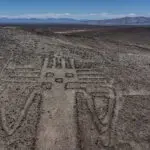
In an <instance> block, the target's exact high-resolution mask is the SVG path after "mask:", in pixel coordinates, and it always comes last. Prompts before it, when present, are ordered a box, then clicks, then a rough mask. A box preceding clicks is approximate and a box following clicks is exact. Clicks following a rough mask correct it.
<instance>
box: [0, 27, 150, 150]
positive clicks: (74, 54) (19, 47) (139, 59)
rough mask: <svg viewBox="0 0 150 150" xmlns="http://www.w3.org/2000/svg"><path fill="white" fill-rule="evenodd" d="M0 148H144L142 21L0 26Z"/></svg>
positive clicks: (148, 81) (149, 70)
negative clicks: (138, 24)
mask: <svg viewBox="0 0 150 150" xmlns="http://www.w3.org/2000/svg"><path fill="white" fill-rule="evenodd" d="M0 150H150V27H134V26H126V27H125V26H122V27H115V26H114V27H110V26H107V27H103V26H88V25H45V26H44V25H39V26H38V25H20V26H19V25H16V26H15V25H13V26H6V25H5V26H4V25H3V26H1V27H0Z"/></svg>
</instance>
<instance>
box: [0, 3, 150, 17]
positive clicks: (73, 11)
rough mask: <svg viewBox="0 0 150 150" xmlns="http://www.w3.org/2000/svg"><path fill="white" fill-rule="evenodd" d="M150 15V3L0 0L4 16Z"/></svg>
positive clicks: (1, 11) (2, 15) (0, 10)
mask: <svg viewBox="0 0 150 150" xmlns="http://www.w3.org/2000/svg"><path fill="white" fill-rule="evenodd" d="M125 16H130V17H133V16H150V0H0V17H8V18H33V17H34V18H43V19H45V18H51V17H53V18H74V19H109V18H120V17H125Z"/></svg>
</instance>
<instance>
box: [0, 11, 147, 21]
mask: <svg viewBox="0 0 150 150" xmlns="http://www.w3.org/2000/svg"><path fill="white" fill-rule="evenodd" d="M147 15H148V14H147ZM136 16H137V14H135V13H128V14H113V13H106V12H102V13H86V14H71V13H43V14H22V15H3V16H2V15H0V17H5V18H10V19H19V18H37V19H47V18H73V19H111V18H121V17H136Z"/></svg>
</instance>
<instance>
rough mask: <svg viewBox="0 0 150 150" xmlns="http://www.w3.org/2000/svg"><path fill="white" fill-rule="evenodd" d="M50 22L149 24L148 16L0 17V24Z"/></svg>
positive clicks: (149, 18)
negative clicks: (81, 18) (84, 17)
mask: <svg viewBox="0 0 150 150" xmlns="http://www.w3.org/2000/svg"><path fill="white" fill-rule="evenodd" d="M20 23H21V24H24V23H27V24H36V23H43V24H50V23H60V24H89V25H150V17H124V18H117V19H106V20H75V19H70V18H57V19H56V18H47V19H37V18H29V19H27V18H19V19H10V18H4V17H3V18H0V24H20Z"/></svg>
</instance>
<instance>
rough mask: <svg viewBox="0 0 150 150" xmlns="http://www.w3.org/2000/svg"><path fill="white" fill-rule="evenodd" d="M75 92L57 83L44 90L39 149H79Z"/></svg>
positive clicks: (38, 138) (38, 141)
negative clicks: (75, 115) (49, 89)
mask: <svg viewBox="0 0 150 150" xmlns="http://www.w3.org/2000/svg"><path fill="white" fill-rule="evenodd" d="M74 103H75V101H74V92H73V91H67V92H65V91H64V85H63V84H55V85H53V87H52V90H51V91H47V92H44V97H43V105H42V110H43V111H42V114H41V120H40V124H39V129H38V137H37V150H77V149H78V148H77V141H76V140H77V139H76V123H75V117H74V111H75V110H74Z"/></svg>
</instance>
